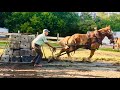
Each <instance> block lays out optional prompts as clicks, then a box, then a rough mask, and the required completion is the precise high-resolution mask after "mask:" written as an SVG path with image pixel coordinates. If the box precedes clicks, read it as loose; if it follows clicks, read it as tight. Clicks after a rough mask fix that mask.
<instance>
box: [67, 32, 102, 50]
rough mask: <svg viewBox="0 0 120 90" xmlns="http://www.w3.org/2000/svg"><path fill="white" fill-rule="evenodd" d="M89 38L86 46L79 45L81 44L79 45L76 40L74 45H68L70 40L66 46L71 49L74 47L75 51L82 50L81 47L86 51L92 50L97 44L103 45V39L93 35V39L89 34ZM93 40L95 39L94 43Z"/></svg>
mask: <svg viewBox="0 0 120 90" xmlns="http://www.w3.org/2000/svg"><path fill="white" fill-rule="evenodd" d="M99 35H100V34H99ZM87 37H88V40H87V42H86V44H85V45H79V44H77V43H76V41H75V39H74V40H73V42H74V44H68V40H69V39H70V38H69V39H68V40H67V43H66V44H65V45H67V46H68V47H69V48H70V47H72V48H74V49H75V50H76V49H78V48H81V47H85V49H91V44H93V43H96V42H97V43H99V44H100V45H102V40H101V38H98V37H97V35H96V34H95V35H93V37H91V34H90V33H88V34H87ZM92 39H94V41H92Z"/></svg>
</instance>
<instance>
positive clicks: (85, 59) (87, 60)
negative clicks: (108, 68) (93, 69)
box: [82, 57, 91, 63]
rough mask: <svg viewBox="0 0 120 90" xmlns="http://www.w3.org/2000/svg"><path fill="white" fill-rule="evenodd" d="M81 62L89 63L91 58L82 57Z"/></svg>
mask: <svg viewBox="0 0 120 90" xmlns="http://www.w3.org/2000/svg"><path fill="white" fill-rule="evenodd" d="M82 62H88V63H90V62H91V60H90V59H89V58H85V57H84V58H83V60H82Z"/></svg>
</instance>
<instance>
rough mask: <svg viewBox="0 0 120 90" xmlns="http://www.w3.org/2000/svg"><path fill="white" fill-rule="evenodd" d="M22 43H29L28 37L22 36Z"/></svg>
mask: <svg viewBox="0 0 120 90" xmlns="http://www.w3.org/2000/svg"><path fill="white" fill-rule="evenodd" d="M20 41H21V43H22V42H28V35H21V40H20Z"/></svg>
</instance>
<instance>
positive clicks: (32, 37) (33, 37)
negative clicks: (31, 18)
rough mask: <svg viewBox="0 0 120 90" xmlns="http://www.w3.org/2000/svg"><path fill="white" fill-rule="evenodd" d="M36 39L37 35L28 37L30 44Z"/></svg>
mask: <svg viewBox="0 0 120 90" xmlns="http://www.w3.org/2000/svg"><path fill="white" fill-rule="evenodd" d="M34 39H35V35H28V42H29V43H31V42H32V41H33V40H34Z"/></svg>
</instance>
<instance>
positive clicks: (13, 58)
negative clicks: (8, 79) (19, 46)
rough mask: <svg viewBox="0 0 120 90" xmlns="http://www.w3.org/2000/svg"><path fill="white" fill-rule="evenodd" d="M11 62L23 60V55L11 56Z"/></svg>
mask: <svg viewBox="0 0 120 90" xmlns="http://www.w3.org/2000/svg"><path fill="white" fill-rule="evenodd" d="M11 62H21V57H20V56H14V57H11Z"/></svg>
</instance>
